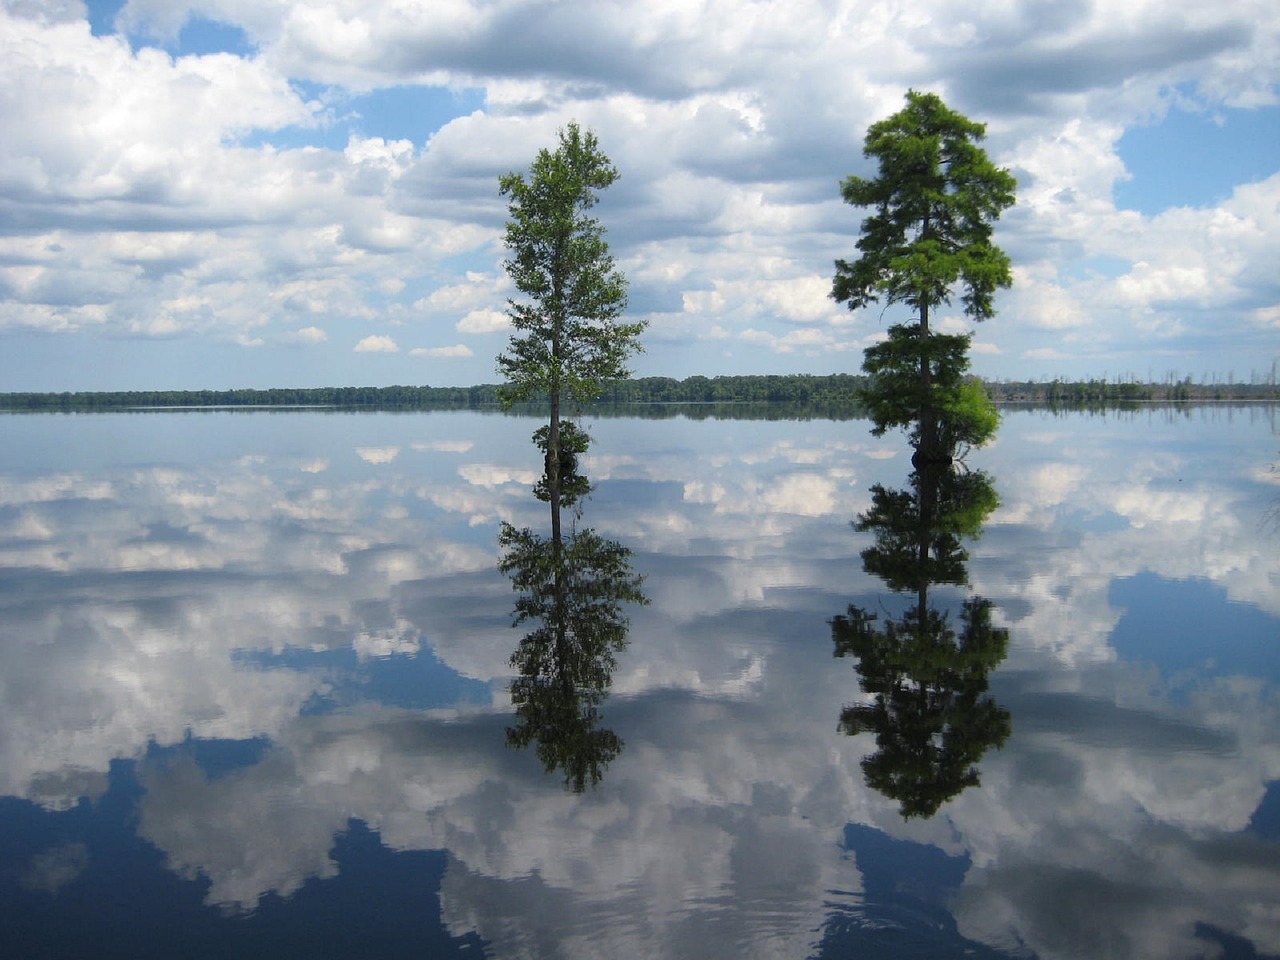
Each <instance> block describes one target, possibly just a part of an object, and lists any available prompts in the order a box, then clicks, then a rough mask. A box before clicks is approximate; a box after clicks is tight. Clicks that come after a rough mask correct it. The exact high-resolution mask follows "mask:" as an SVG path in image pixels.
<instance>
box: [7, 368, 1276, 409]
mask: <svg viewBox="0 0 1280 960" xmlns="http://www.w3.org/2000/svg"><path fill="white" fill-rule="evenodd" d="M868 382H869V381H868V378H867V377H865V376H861V375H853V374H844V373H838V374H831V375H829V376H814V375H809V374H778V375H771V376H754V375H753V376H722V377H702V376H694V377H688V378H687V379H684V380H676V379H674V378H671V377H640V378H637V379H631V380H622V381H617V382H614V383H610V384H607V385H606V386H605V388H604V390H603V392H602V393H601V394H600V397H599V398H598V399H597V400H596V401H595V402H594V403H593V404H591V405H590V408H591V409H592V410H593V411H596V412H607V411H608V409H609V408H610V407H616V406H618V405H623V404H626V405H631V404H672V405H675V404H697V405H699V406H705V407H706V409H695V410H688V411H683V412H684V413H685V415H687V416H724V415H729V414H730V413H731V415H732V416H734V417H735V418H741V417H743V416H745V415H750V411H749V410H747V409H744V408H742V406H741V405H757V406H761V405H764V404H769V405H770V406H777V405H784V406H785V408H786V415H788V416H808V417H814V416H818V417H831V418H834V419H845V418H850V417H855V416H860V415H861V413H862V407H861V405H860V404H859V403H858V401H857V394H858V391H859V390H860V389H862V388H864V387H865V386H866V385H867V384H868ZM972 382H974V383H978V384H981V386H982V388H983V390H985V392H986V393H987V395H988V396H989V397H990V398H991V399H992V400H995V401H996V402H999V403H1009V402H1031V403H1045V404H1051V405H1058V406H1066V407H1070V406H1091V405H1097V404H1111V403H1127V402H1143V401H1145V402H1179V401H1193V402H1194V401H1201V400H1277V399H1280V388H1277V385H1276V384H1274V383H1270V382H1265V383H1228V382H1221V383H1192V382H1191V380H1190V378H1186V379H1183V380H1166V381H1164V382H1161V383H1143V382H1139V381H1112V380H1106V379H1101V380H1097V379H1090V380H1063V379H1055V380H1049V381H1044V380H1040V381H1035V380H1021V381H1019V380H1002V381H992V380H987V381H979V380H973V381H972ZM498 390H499V386H498V385H497V384H480V385H477V386H472V387H431V386H393V387H275V388H271V389H267V390H248V389H244V390H118V391H76V392H63V393H36V392H29V393H0V410H10V411H32V412H38V411H53V412H57V411H65V412H77V411H91V410H99V411H101V410H153V409H162V408H166V407H179V408H181V407H187V408H192V407H195V408H211V407H325V408H331V409H343V410H428V409H450V408H453V409H483V408H486V407H495V408H496V407H498V406H499V397H498ZM730 405H739V408H738V409H736V410H734V409H731V406H730ZM759 412H760V415H761V416H776V415H777V414H778V410H776V409H775V410H769V411H764V410H763V409H761V410H760V411H759Z"/></svg>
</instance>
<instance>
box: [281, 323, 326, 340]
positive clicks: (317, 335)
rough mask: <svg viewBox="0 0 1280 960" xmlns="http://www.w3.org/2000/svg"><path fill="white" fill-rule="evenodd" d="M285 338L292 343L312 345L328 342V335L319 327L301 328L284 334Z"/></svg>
mask: <svg viewBox="0 0 1280 960" xmlns="http://www.w3.org/2000/svg"><path fill="white" fill-rule="evenodd" d="M285 338H286V339H287V340H289V341H290V342H292V343H304V344H314V343H326V342H327V341H328V340H329V335H328V334H327V333H325V332H324V331H323V330H321V329H320V328H319V327H302V328H301V329H298V330H295V331H293V332H292V333H289V334H285Z"/></svg>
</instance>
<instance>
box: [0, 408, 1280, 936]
mask: <svg viewBox="0 0 1280 960" xmlns="http://www.w3.org/2000/svg"><path fill="white" fill-rule="evenodd" d="M1278 415H1280V411H1278V410H1277V409H1276V408H1275V407H1268V406H1262V405H1256V406H1247V407H1246V406H1235V407H1230V406H1204V407H1191V408H1188V409H1177V410H1171V409H1164V408H1153V409H1142V410H1138V411H1126V412H1112V413H1108V414H1106V415H1098V414H1083V413H1069V414H1053V413H1050V412H1048V411H1046V410H1008V411H1006V413H1005V418H1004V422H1003V424H1002V427H1001V430H1000V433H999V435H998V437H997V439H996V441H995V443H994V444H992V445H991V446H990V447H988V448H986V449H984V450H980V451H975V452H973V453H971V454H970V455H969V457H968V459H967V464H965V465H964V467H962V469H961V470H959V471H958V472H956V473H948V474H947V475H946V476H945V477H941V478H940V477H938V476H936V475H934V476H925V475H922V474H921V473H919V472H916V471H913V468H912V466H911V463H910V457H909V448H907V446H906V444H905V442H904V441H902V440H901V439H900V438H894V437H885V438H883V439H874V438H872V437H871V436H870V435H869V430H868V424H867V423H866V422H864V421H856V420H854V421H844V422H833V421H823V420H812V421H770V420H715V419H707V420H700V419H689V418H687V417H674V418H668V419H642V418H639V417H619V418H613V417H609V418H598V419H587V420H586V421H585V422H584V426H585V427H586V429H587V430H588V432H589V433H590V434H591V435H592V436H593V438H594V442H593V443H592V446H591V449H590V452H589V454H588V455H587V456H586V457H585V458H584V467H585V473H586V474H587V475H588V476H589V477H590V479H591V481H592V482H593V483H594V484H595V489H594V491H593V493H592V494H591V496H590V497H589V498H588V499H586V500H585V501H583V502H582V503H581V504H580V505H579V506H580V516H579V517H578V518H577V519H576V520H573V522H572V524H569V523H568V521H566V526H567V527H569V526H572V528H573V529H576V530H579V531H580V530H582V529H585V528H591V529H593V530H594V531H596V532H597V533H598V534H599V535H600V536H602V537H605V538H608V539H609V542H611V543H616V544H618V545H621V546H622V547H624V548H625V549H626V550H628V551H630V554H629V563H630V567H631V569H632V570H633V571H634V572H635V573H636V574H638V575H640V576H642V577H643V578H644V583H643V592H644V594H645V596H646V598H647V600H648V603H647V604H643V605H641V604H635V603H633V604H627V605H624V607H623V608H622V612H623V614H624V616H625V617H626V618H629V630H628V631H627V633H626V637H625V642H623V643H618V644H615V645H614V648H613V649H614V653H613V656H612V663H607V662H606V663H605V666H606V667H607V668H608V669H607V670H606V673H607V676H606V678H605V679H607V680H610V681H611V685H610V686H609V688H608V696H607V697H602V698H599V699H598V700H596V701H593V703H592V705H591V707H590V711H589V712H590V713H591V718H590V722H589V723H588V724H587V725H588V726H593V727H594V729H596V730H605V729H607V730H608V731H609V732H611V733H612V734H613V735H616V739H617V740H618V741H620V744H618V745H617V749H616V750H615V751H613V753H612V754H610V756H609V757H607V758H606V760H607V763H605V764H601V766H600V771H599V772H600V777H599V782H598V783H597V784H596V785H595V786H591V785H590V784H589V783H588V785H587V786H586V787H585V789H583V790H582V791H581V792H577V791H575V790H573V789H571V787H572V784H570V785H569V786H566V773H565V771H564V770H563V769H561V768H559V767H556V766H554V765H553V768H552V769H551V770H550V771H547V770H546V769H544V764H543V762H541V761H540V758H539V753H538V751H537V750H536V749H535V748H534V747H533V746H529V747H527V748H525V749H516V748H513V747H511V746H508V744H507V738H508V734H507V731H508V730H509V729H510V728H511V727H512V726H513V724H514V723H515V719H514V712H513V707H512V701H511V693H510V690H511V681H512V678H513V673H514V672H515V671H514V669H513V667H512V665H511V657H512V654H513V652H514V651H515V650H516V649H517V645H518V644H519V643H520V642H521V636H522V635H523V634H525V633H527V632H528V630H529V629H530V624H528V623H525V624H522V625H521V627H520V628H518V629H513V628H512V610H513V606H514V604H515V602H516V600H517V592H516V591H514V590H513V589H512V582H511V581H510V580H509V579H508V578H507V577H506V576H504V574H503V572H502V571H500V570H499V568H498V561H499V548H498V532H499V528H500V525H501V524H502V523H503V521H507V522H510V523H512V524H515V525H516V526H517V527H529V528H531V529H532V530H533V531H535V532H536V531H542V530H543V529H544V528H545V526H546V524H547V518H546V506H545V505H544V504H541V503H539V502H537V501H536V500H535V499H534V498H533V497H532V496H531V495H530V490H531V488H532V486H533V484H534V483H535V481H536V480H537V479H538V473H539V472H540V463H539V460H538V454H537V451H536V450H535V449H534V447H533V446H532V445H531V443H530V442H529V437H530V434H531V433H532V432H533V430H534V429H536V427H537V426H538V421H537V420H534V419H527V418H520V417H509V416H499V415H492V414H481V413H471V412H449V413H412V414H342V413H321V412H296V411H294V412H275V413H273V412H251V413H245V412H163V413H146V414H108V415H90V414H84V415H76V416H63V415H33V416H17V415H11V416H0V449H3V450H4V451H5V455H4V459H3V463H0V956H4V957H15V958H18V957H21V958H40V957H51V958H53V957H56V958H62V957H95V958H97V957H129V958H146V957H170V956H184V957H202V956H209V957H226V956H236V957H284V956H307V957H402V956H405V957H407V956H420V957H449V956H476V957H479V956H488V957H495V958H505V957H628V958H630V957H659V958H665V957H688V958H699V960H701V958H717V957H724V958H750V957H787V958H790V957H797V958H804V957H832V958H843V957H877V958H893V957H960V956H966V957H1005V956H1009V957H1028V956H1036V957H1044V958H1051V957H1053V958H1056V957H1062V958H1068V957H1069V958H1095V957H1097V958H1103V957H1108V958H1109V957H1117V958H1119V957H1125V958H1144V957H1150V958H1178V957H1198V956H1225V957H1252V956H1257V955H1274V954H1278V953H1280V435H1278V433H1277V416H1278ZM926 528H927V529H926ZM922 531H923V532H922ZM979 532H980V536H978V537H977V538H976V539H975V538H974V536H973V535H974V534H975V533H979ZM943 541H945V543H944V544H943V546H942V547H939V544H940V543H943ZM920 546H924V547H925V548H926V549H925V550H924V553H921V552H920V551H919V550H918V549H917V547H920ZM926 561H927V562H926ZM921 564H924V566H921ZM925 567H927V568H928V577H927V579H928V580H929V584H928V589H927V591H926V590H925V589H923V587H922V585H921V583H920V582H919V581H920V577H921V573H920V571H921V570H923V569H924V568H925ZM913 618H914V619H913ZM921 622H928V623H930V624H932V625H933V626H932V627H931V628H930V630H931V631H932V632H931V633H929V636H930V638H931V639H930V640H929V642H928V643H924V644H921V643H915V642H914V641H910V639H909V638H910V637H911V636H916V635H919V634H920V630H919V629H917V628H918V625H919V623H921ZM913 623H914V624H916V626H914V627H913V626H912V624H913ZM913 631H915V632H914V633H913ZM913 643H914V645H913ZM836 654H842V655H839V656H837V655H836ZM607 659H608V658H606V660H607ZM611 742H612V741H611ZM568 752H570V753H571V752H572V750H571V749H569V751H568ZM904 811H905V812H906V813H908V814H911V815H910V816H904V815H903V814H904Z"/></svg>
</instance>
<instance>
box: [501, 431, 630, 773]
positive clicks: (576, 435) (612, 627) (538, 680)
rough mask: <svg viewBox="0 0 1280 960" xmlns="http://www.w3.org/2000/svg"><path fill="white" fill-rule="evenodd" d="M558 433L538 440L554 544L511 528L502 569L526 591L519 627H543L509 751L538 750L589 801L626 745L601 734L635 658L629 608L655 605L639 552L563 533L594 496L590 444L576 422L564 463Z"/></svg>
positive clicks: (591, 535) (519, 663)
mask: <svg viewBox="0 0 1280 960" xmlns="http://www.w3.org/2000/svg"><path fill="white" fill-rule="evenodd" d="M549 434H550V428H549V427H542V428H541V429H539V430H538V431H537V432H536V433H535V434H534V443H535V444H536V445H537V446H538V447H539V448H540V449H541V450H542V452H543V455H544V463H545V464H546V466H545V468H544V472H543V475H542V476H541V477H540V478H539V480H538V482H537V484H536V485H535V486H534V489H533V493H534V496H535V497H537V498H538V499H539V500H542V501H544V502H546V503H547V504H549V506H550V510H551V535H550V536H549V537H543V536H541V535H540V534H538V533H535V532H534V531H533V530H532V529H530V528H528V527H525V528H522V529H517V528H516V527H514V526H512V525H511V524H510V523H505V522H504V523H503V524H502V529H501V532H500V533H499V535H498V544H499V546H500V547H501V548H502V558H501V560H500V561H499V569H501V570H502V572H503V573H504V574H506V575H507V576H508V577H509V578H510V579H511V585H512V587H513V588H514V589H515V590H517V591H519V593H520V596H519V598H518V599H517V600H516V604H515V614H514V617H515V619H514V623H513V626H521V625H522V624H527V623H533V624H537V626H536V627H535V628H534V629H533V630H531V631H530V632H529V633H527V634H525V636H524V637H523V638H522V639H521V640H520V643H519V645H518V646H517V647H516V650H515V653H513V654H512V655H511V666H512V667H513V668H514V669H515V670H516V671H518V676H517V677H516V678H515V679H514V680H512V682H511V700H512V703H513V704H514V706H515V712H516V722H515V725H514V726H512V727H508V728H507V744H508V745H509V746H512V747H517V748H523V747H528V746H529V745H530V744H534V743H536V748H535V749H536V753H537V756H538V759H539V760H541V761H542V764H543V767H544V768H545V769H546V771H547V773H551V772H552V771H555V770H561V771H563V773H564V783H565V786H567V787H569V788H570V789H571V790H573V791H574V792H577V793H581V792H582V791H583V790H584V789H585V788H586V787H587V786H588V785H590V786H593V787H594V786H595V785H596V784H598V783H599V782H600V778H601V777H602V776H603V775H604V770H605V768H606V767H607V766H608V765H609V762H610V761H612V760H613V759H614V758H615V757H617V755H618V753H619V752H620V751H621V750H622V739H621V738H620V737H619V736H618V735H617V734H616V733H615V732H614V731H612V730H609V729H605V728H602V727H601V726H600V710H599V708H600V705H601V704H602V703H603V702H604V700H605V699H606V698H607V697H608V695H609V687H610V685H611V684H612V681H613V672H614V669H615V668H616V667H617V659H616V655H617V654H618V653H620V652H621V651H622V650H624V649H625V648H626V645H627V630H628V626H629V620H628V617H627V615H626V613H625V611H624V605H625V604H646V603H648V602H649V601H648V599H647V598H646V597H645V595H644V593H643V592H642V590H641V584H642V583H643V578H642V577H639V576H637V575H636V574H635V572H634V571H633V570H632V568H631V560H630V558H631V551H630V550H629V549H627V548H626V547H624V546H623V545H622V544H621V543H619V542H618V541H616V540H608V539H605V538H604V537H601V536H600V535H599V534H597V533H596V532H595V531H594V530H592V529H590V528H579V526H578V522H579V521H580V520H581V512H580V511H579V512H578V513H576V514H575V516H574V522H573V523H572V524H571V525H570V531H569V533H568V534H567V535H565V534H563V533H562V526H561V512H562V508H563V507H567V506H573V505H576V506H579V507H580V501H581V500H582V498H584V497H585V496H586V495H587V494H588V493H589V492H590V490H591V484H590V481H589V480H588V479H587V477H586V476H585V475H584V474H583V473H582V472H581V469H580V457H581V455H582V454H583V453H585V452H586V450H587V448H588V446H589V444H590V437H589V436H588V435H587V434H586V432H585V431H583V430H582V429H581V428H579V427H578V426H577V425H576V424H575V423H573V422H572V421H568V420H566V421H563V422H562V423H561V424H560V431H559V451H558V457H557V460H558V463H553V460H552V454H551V452H550V451H549V450H548V436H549Z"/></svg>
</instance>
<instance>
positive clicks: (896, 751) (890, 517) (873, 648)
mask: <svg viewBox="0 0 1280 960" xmlns="http://www.w3.org/2000/svg"><path fill="white" fill-rule="evenodd" d="M910 481H911V489H909V490H887V489H885V488H884V487H882V486H879V485H877V486H876V487H873V488H872V506H871V509H870V510H868V511H867V512H866V513H864V514H861V515H860V516H859V518H858V520H857V521H856V522H855V524H854V527H855V529H856V530H857V531H858V532H860V533H868V532H870V533H873V534H874V536H875V540H874V543H873V544H872V545H871V546H869V547H867V549H865V550H864V551H863V552H862V560H863V566H864V569H866V571H867V572H868V573H873V574H875V575H877V576H879V577H881V578H882V579H883V580H884V581H885V583H886V585H887V586H888V587H889V589H890V590H892V591H894V592H895V593H899V594H903V595H907V598H908V602H907V604H906V606H905V608H904V609H902V610H901V612H900V613H899V614H897V615H891V614H889V613H888V612H887V611H885V612H883V613H884V615H883V617H882V615H881V613H877V612H872V611H870V610H868V609H866V608H863V607H859V606H850V607H849V608H848V611H847V612H846V613H845V614H842V615H840V616H837V617H834V618H833V619H832V621H831V636H832V641H833V642H834V645H835V655H836V656H837V657H854V658H856V659H857V670H858V674H859V676H860V678H861V682H862V689H863V692H864V693H867V694H870V695H871V696H872V697H873V700H872V701H871V702H870V703H860V704H856V705H854V706H848V707H846V708H845V709H844V710H843V711H842V713H841V716H840V725H839V728H840V730H841V731H842V732H844V733H847V734H850V735H855V734H859V733H873V734H874V735H875V739H876V751H875V752H874V753H873V754H871V755H870V756H868V757H867V758H865V759H864V760H863V761H862V769H863V772H864V774H865V776H866V780H867V783H868V785H870V786H871V787H873V788H875V789H876V790H879V791H880V792H881V793H883V794H885V795H886V796H888V797H891V798H892V799H894V800H897V801H898V802H899V804H900V807H899V809H900V811H901V813H902V815H903V816H904V817H908V818H911V817H930V816H932V815H933V814H935V813H936V812H937V811H938V808H939V807H941V806H942V804H943V803H945V802H946V801H947V800H949V799H951V798H952V797H954V796H956V795H957V794H959V793H960V792H961V791H962V790H964V789H965V788H966V787H970V786H974V785H976V784H977V783H978V782H979V777H978V767H977V765H978V762H979V761H980V760H981V759H982V756H983V755H984V754H985V753H986V751H987V750H989V749H990V748H992V747H999V746H1000V745H1001V744H1003V743H1004V741H1005V740H1006V739H1007V738H1008V736H1009V733H1010V730H1011V719H1010V716H1009V713H1008V711H1006V710H1004V709H1003V708H1001V707H1000V706H999V705H997V704H996V702H995V701H994V700H993V699H992V698H991V697H990V696H988V695H987V677H988V675H989V674H990V672H991V671H992V670H993V669H995V667H996V666H997V665H998V664H999V663H1000V662H1001V661H1002V660H1003V659H1004V657H1005V655H1006V653H1007V651H1008V644H1009V635H1008V631H1007V630H1005V629H1003V628H1001V627H996V626H993V624H992V622H991V612H992V605H991V602H990V601H989V600H986V599H984V598H982V597H970V598H968V599H966V600H964V601H963V602H962V603H961V605H960V607H959V609H958V611H954V610H952V609H942V608H940V607H939V606H937V605H936V603H935V601H934V600H933V599H931V597H930V588H931V587H933V586H934V585H947V586H951V587H963V586H966V585H967V584H968V574H967V572H966V569H965V564H966V562H967V560H968V552H967V550H966V549H965V547H964V541H965V540H966V539H972V538H976V537H977V536H978V534H979V533H980V531H981V527H982V522H983V520H984V519H985V518H986V516H987V515H988V514H990V513H991V511H992V510H994V509H995V507H996V506H997V504H998V502H999V501H998V498H997V496H996V492H995V488H994V486H993V485H992V482H991V479H990V477H988V476H987V475H986V474H985V473H982V472H970V471H968V470H965V469H963V467H962V466H961V467H959V468H957V466H953V465H952V464H950V463H947V462H945V461H944V460H941V459H938V458H922V459H921V460H920V461H919V466H918V467H917V469H916V471H915V472H914V473H912V474H911V478H910ZM953 614H955V615H954V619H953Z"/></svg>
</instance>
